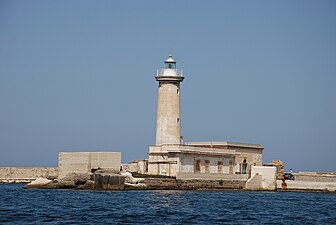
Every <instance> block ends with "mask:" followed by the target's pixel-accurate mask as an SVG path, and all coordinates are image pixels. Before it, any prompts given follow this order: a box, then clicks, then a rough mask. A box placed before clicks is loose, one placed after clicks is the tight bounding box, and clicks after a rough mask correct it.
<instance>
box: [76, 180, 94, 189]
mask: <svg viewBox="0 0 336 225" xmlns="http://www.w3.org/2000/svg"><path fill="white" fill-rule="evenodd" d="M77 189H84V190H93V189H94V181H93V180H87V181H86V183H85V184H83V185H78V187H77Z"/></svg>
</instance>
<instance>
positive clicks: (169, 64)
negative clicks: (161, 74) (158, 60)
mask: <svg viewBox="0 0 336 225" xmlns="http://www.w3.org/2000/svg"><path fill="white" fill-rule="evenodd" d="M165 65H166V66H165V67H166V69H174V70H175V69H176V63H174V62H166V63H165Z"/></svg>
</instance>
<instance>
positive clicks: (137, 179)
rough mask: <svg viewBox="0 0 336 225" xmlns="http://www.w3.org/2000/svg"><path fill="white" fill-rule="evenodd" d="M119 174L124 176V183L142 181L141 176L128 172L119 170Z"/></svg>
mask: <svg viewBox="0 0 336 225" xmlns="http://www.w3.org/2000/svg"><path fill="white" fill-rule="evenodd" d="M120 175H122V176H125V177H126V179H125V183H131V184H138V183H139V182H140V181H143V180H144V179H143V178H135V177H133V176H132V174H131V173H130V172H121V173H120Z"/></svg>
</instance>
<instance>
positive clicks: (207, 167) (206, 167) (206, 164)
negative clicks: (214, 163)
mask: <svg viewBox="0 0 336 225" xmlns="http://www.w3.org/2000/svg"><path fill="white" fill-rule="evenodd" d="M205 172H206V173H209V172H210V161H209V160H205Z"/></svg>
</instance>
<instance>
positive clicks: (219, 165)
mask: <svg viewBox="0 0 336 225" xmlns="http://www.w3.org/2000/svg"><path fill="white" fill-rule="evenodd" d="M217 172H218V173H223V162H222V161H218V170H217Z"/></svg>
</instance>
